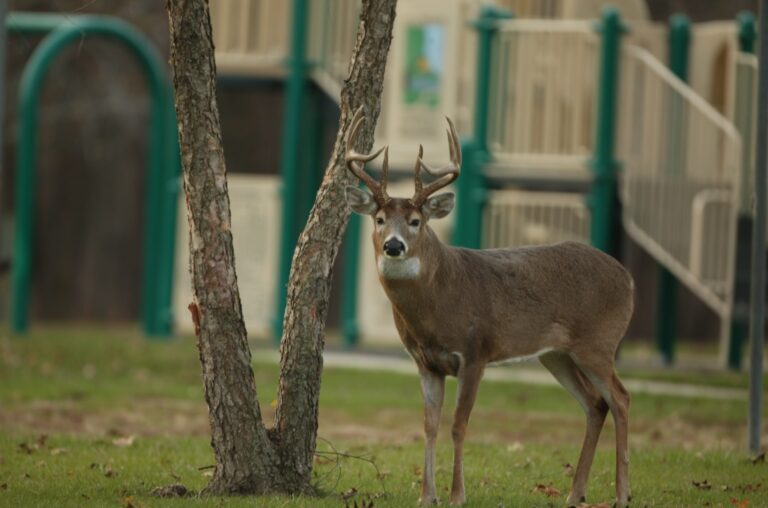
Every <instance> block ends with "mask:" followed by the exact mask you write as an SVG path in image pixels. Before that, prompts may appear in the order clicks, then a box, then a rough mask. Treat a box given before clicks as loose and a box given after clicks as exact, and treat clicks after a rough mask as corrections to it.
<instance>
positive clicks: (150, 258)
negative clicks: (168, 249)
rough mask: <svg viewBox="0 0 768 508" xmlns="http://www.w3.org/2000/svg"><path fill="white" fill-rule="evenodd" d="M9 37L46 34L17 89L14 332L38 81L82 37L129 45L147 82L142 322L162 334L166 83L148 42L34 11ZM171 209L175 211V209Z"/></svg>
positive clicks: (92, 21)
mask: <svg viewBox="0 0 768 508" xmlns="http://www.w3.org/2000/svg"><path fill="white" fill-rule="evenodd" d="M6 28H7V30H8V32H9V33H20V34H38V35H39V34H45V33H48V32H51V33H50V35H49V36H48V37H46V38H45V39H44V40H43V41H42V42H41V43H40V45H39V46H38V47H37V48H36V49H35V52H34V53H33V54H32V57H31V58H30V59H29V62H27V65H26V66H25V68H24V72H23V73H22V76H21V81H20V85H19V113H20V116H19V144H18V153H17V163H16V189H15V193H16V194H15V200H16V211H15V214H16V226H15V235H16V238H15V240H14V254H13V265H12V273H11V287H10V295H11V317H10V326H11V330H12V331H13V332H14V333H24V332H25V331H26V330H27V327H28V324H29V299H30V284H31V278H32V267H31V259H32V231H33V227H34V192H35V187H36V173H37V121H38V115H39V98H40V90H41V88H42V83H43V80H44V79H45V76H46V73H47V71H48V68H49V67H50V65H51V64H52V62H53V60H54V59H55V58H56V57H57V56H58V55H59V53H61V52H62V51H63V50H64V49H65V48H66V47H67V46H68V45H70V44H72V43H74V42H76V41H80V40H81V39H82V37H83V36H84V35H96V36H104V37H110V38H113V39H116V40H117V41H119V42H121V43H122V44H124V45H126V46H127V47H129V48H130V49H131V50H132V52H133V53H134V55H135V56H136V57H137V59H138V60H139V62H140V64H141V66H142V69H143V70H144V72H145V75H146V76H147V80H148V82H149V89H150V96H151V104H152V105H151V120H150V129H149V150H148V152H149V162H148V168H147V174H148V178H147V206H146V217H145V219H144V220H145V233H144V237H145V240H144V249H143V268H142V305H141V319H142V326H143V329H144V331H145V332H146V333H147V334H148V335H162V334H163V333H162V332H163V330H162V329H161V328H160V327H159V326H158V325H157V315H156V311H157V308H156V302H158V301H159V299H158V298H157V295H156V285H155V283H154V281H155V279H156V278H157V276H158V269H157V266H156V263H157V261H158V259H159V256H158V253H157V245H158V241H159V239H158V234H159V231H158V228H157V227H156V222H157V220H158V217H157V216H156V211H157V210H160V209H161V208H162V206H161V203H160V202H159V196H160V195H161V193H160V189H161V188H162V186H163V183H164V181H163V163H164V144H165V142H166V136H165V133H164V130H165V128H166V116H165V115H166V108H167V107H168V106H167V96H166V89H167V86H168V84H167V79H166V74H165V72H164V67H163V65H162V63H161V60H160V58H159V56H158V55H157V53H156V51H155V50H154V48H153V46H152V44H151V43H150V42H149V41H148V40H147V39H146V38H145V37H144V36H143V35H142V34H141V33H140V32H138V31H136V30H135V29H134V28H133V27H131V26H130V25H128V24H127V23H124V22H122V21H120V20H117V19H114V18H109V17H105V16H58V15H48V14H42V15H40V14H35V13H12V14H10V15H9V16H8V18H7V19H6ZM174 211H175V210H174Z"/></svg>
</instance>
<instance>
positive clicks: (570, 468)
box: [563, 462, 575, 476]
mask: <svg viewBox="0 0 768 508" xmlns="http://www.w3.org/2000/svg"><path fill="white" fill-rule="evenodd" d="M563 472H564V473H565V476H573V475H574V474H575V471H574V469H573V466H572V465H570V464H569V463H567V462H566V463H565V464H563Z"/></svg>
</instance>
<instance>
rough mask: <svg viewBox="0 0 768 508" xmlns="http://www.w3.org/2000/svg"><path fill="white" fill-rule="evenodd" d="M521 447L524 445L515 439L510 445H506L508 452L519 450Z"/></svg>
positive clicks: (523, 447)
mask: <svg viewBox="0 0 768 508" xmlns="http://www.w3.org/2000/svg"><path fill="white" fill-rule="evenodd" d="M523 449H525V446H524V445H523V443H521V442H520V441H515V442H514V443H512V444H511V445H509V446H507V451H508V452H519V451H521V450H523Z"/></svg>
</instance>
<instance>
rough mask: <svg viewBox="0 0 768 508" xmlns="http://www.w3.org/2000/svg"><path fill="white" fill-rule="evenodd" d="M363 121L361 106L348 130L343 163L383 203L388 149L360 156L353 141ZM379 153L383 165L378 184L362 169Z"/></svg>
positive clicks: (385, 190) (385, 193)
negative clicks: (382, 158) (382, 155)
mask: <svg viewBox="0 0 768 508" xmlns="http://www.w3.org/2000/svg"><path fill="white" fill-rule="evenodd" d="M364 120H365V115H364V114H363V106H360V107H359V108H357V111H355V114H354V116H353V117H352V126H351V127H350V129H349V134H347V153H346V155H345V156H344V161H345V162H346V164H347V168H348V169H349V170H350V171H351V172H352V173H353V174H354V175H355V176H356V177H357V178H359V179H360V180H361V181H362V182H363V183H364V184H365V185H366V186H367V187H368V188H369V189H370V190H371V192H372V193H373V196H374V198H376V199H377V200H378V201H380V202H382V203H383V202H384V201H386V200H387V172H388V167H387V165H388V151H389V148H388V147H387V146H383V147H381V148H380V149H378V150H377V151H376V152H374V153H372V154H362V153H359V152H357V151H356V150H355V149H354V148H353V146H354V144H355V141H357V134H358V131H359V130H360V126H361V125H362V124H363V121H364ZM381 152H384V165H383V167H382V170H383V173H384V174H383V176H382V180H381V183H379V182H376V180H374V179H373V177H371V176H370V175H369V174H368V173H366V172H365V169H364V167H365V163H366V162H370V161H372V160H373V159H375V158H376V157H378V156H379V155H380V154H381Z"/></svg>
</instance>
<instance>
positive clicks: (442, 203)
mask: <svg viewBox="0 0 768 508" xmlns="http://www.w3.org/2000/svg"><path fill="white" fill-rule="evenodd" d="M453 205H454V195H453V192H446V193H445V194H438V195H437V196H432V197H431V198H429V199H428V200H427V201H426V203H424V204H423V205H421V214H422V215H423V216H424V217H426V218H427V219H442V218H443V217H445V216H446V215H448V214H449V213H451V210H453Z"/></svg>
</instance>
